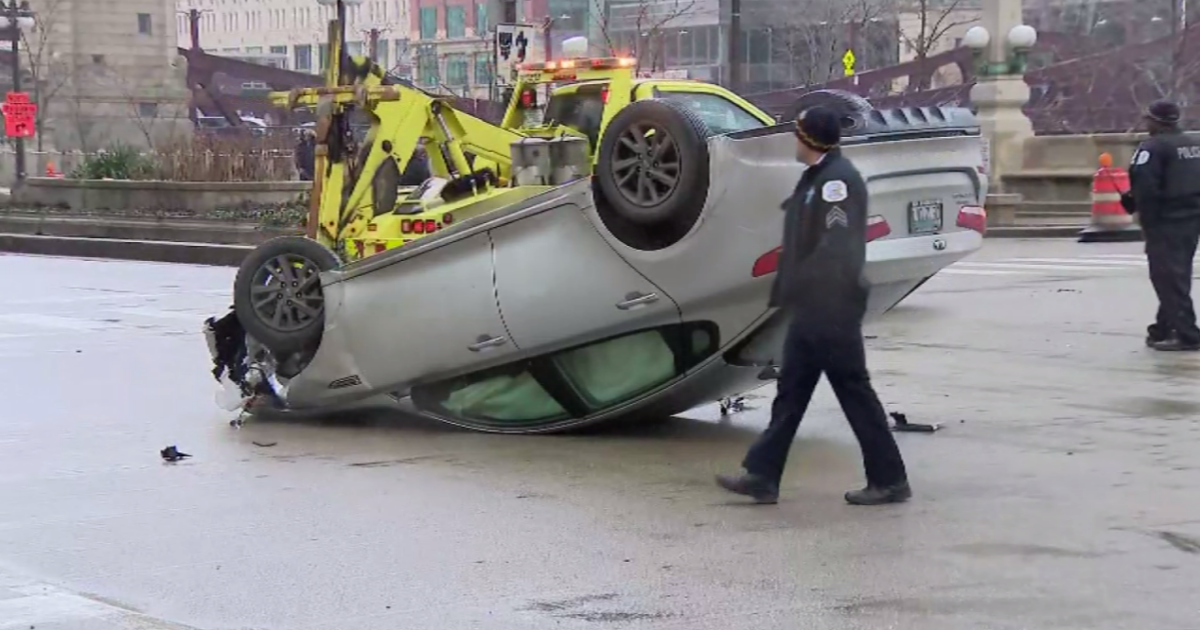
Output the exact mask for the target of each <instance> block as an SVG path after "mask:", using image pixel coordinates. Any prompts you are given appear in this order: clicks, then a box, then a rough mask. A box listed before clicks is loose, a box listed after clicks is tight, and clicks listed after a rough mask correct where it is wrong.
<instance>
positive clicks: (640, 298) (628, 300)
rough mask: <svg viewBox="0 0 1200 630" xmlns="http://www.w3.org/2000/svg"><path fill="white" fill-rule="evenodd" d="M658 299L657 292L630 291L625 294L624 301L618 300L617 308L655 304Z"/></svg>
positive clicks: (625, 309)
mask: <svg viewBox="0 0 1200 630" xmlns="http://www.w3.org/2000/svg"><path fill="white" fill-rule="evenodd" d="M657 301H658V294H657V293H629V294H627V295H626V296H625V301H624V302H617V308H619V309H621V310H622V311H628V310H630V309H634V308H637V307H639V306H645V305H647V304H653V303H655V302H657Z"/></svg>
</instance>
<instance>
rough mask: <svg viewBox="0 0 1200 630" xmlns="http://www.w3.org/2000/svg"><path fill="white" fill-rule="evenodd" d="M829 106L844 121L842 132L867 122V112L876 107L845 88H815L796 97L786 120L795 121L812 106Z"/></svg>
mask: <svg viewBox="0 0 1200 630" xmlns="http://www.w3.org/2000/svg"><path fill="white" fill-rule="evenodd" d="M817 106H821V107H827V108H829V109H832V110H833V112H834V113H835V114H837V115H838V118H840V119H841V122H842V132H843V133H845V132H846V131H853V130H855V129H859V128H861V127H862V126H863V125H865V124H866V119H867V114H869V113H870V112H871V111H872V110H874V109H875V108H874V107H873V106H872V105H871V102H870V101H868V100H867V99H865V98H863V97H861V96H859V95H857V94H855V93H853V92H847V91H845V90H813V91H812V92H807V93H805V94H803V95H801V96H800V98H798V99H796V102H795V103H792V106H791V107H790V108H788V110H787V112H786V114H787V116H786V117H785V118H784V121H785V122H790V121H794V120H796V119H797V118H799V117H800V112H802V111H804V110H806V109H808V108H810V107H817Z"/></svg>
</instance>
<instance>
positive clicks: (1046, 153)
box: [1022, 133, 1149, 171]
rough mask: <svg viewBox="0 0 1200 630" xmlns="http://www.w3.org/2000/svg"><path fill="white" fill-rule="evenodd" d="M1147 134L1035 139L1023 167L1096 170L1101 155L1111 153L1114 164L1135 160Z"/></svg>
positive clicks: (1029, 142) (1028, 146)
mask: <svg viewBox="0 0 1200 630" xmlns="http://www.w3.org/2000/svg"><path fill="white" fill-rule="evenodd" d="M1148 137H1149V136H1148V135H1147V134H1144V133H1098V134H1093V135H1079V136H1035V137H1033V138H1030V139H1028V140H1026V141H1025V146H1024V155H1023V160H1022V167H1023V168H1024V169H1026V170H1030V171H1060V170H1068V171H1070V170H1079V169H1085V170H1089V171H1095V170H1096V168H1097V163H1096V160H1097V158H1099V157H1100V154H1101V153H1105V152H1107V153H1111V154H1112V156H1113V164H1118V165H1125V164H1129V161H1130V160H1132V159H1133V152H1134V149H1136V148H1137V145H1138V143H1140V142H1141V141H1143V140H1145V139H1146V138H1148Z"/></svg>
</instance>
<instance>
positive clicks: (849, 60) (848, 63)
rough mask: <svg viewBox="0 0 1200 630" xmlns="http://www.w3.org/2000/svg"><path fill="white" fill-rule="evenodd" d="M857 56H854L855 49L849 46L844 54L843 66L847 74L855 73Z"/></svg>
mask: <svg viewBox="0 0 1200 630" xmlns="http://www.w3.org/2000/svg"><path fill="white" fill-rule="evenodd" d="M856 60H857V58H856V57H855V56H854V51H853V50H851V49H849V48H847V49H846V54H844V55H842V67H843V68H845V69H846V76H850V75H852V74H854V62H855V61H856Z"/></svg>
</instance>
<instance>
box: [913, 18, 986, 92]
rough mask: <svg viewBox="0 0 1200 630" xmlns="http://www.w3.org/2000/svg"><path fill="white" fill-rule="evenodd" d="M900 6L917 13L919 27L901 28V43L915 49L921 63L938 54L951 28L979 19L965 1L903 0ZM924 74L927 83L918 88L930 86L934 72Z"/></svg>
mask: <svg viewBox="0 0 1200 630" xmlns="http://www.w3.org/2000/svg"><path fill="white" fill-rule="evenodd" d="M897 8H898V9H899V12H900V13H901V14H903V13H906V12H907V13H915V14H916V17H917V24H916V29H915V30H906V29H904V28H901V29H900V42H901V43H902V44H904V46H905V47H906V48H907V49H908V50H910V51H912V52H913V57H914V60H915V61H917V62H918V63H923V62H924V61H925V59H926V58H928V57H929V56H930V55H931V54H933V53H936V52H937V49H938V48H939V47H940V46H941V45H942V43H943V41H944V40H945V38H946V37H947V35H949V34H950V32H951V31H953V30H955V29H958V28H960V27H963V26H966V25H968V24H972V23H974V22H977V21H978V20H979V17H978V15H977V14H976V12H975V11H965V9H968V8H969V6H968V2H966V1H965V0H900V1H899V3H898V7H897ZM920 76H921V83H922V84H923V85H917V86H916V89H918V90H927V89H929V87H930V86H929V85H928V84H927V83H928V80H929V79H928V77H930V74H929V73H920Z"/></svg>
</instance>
